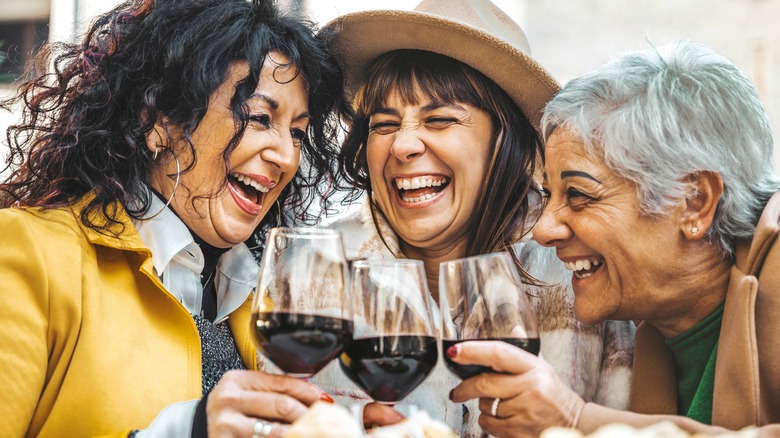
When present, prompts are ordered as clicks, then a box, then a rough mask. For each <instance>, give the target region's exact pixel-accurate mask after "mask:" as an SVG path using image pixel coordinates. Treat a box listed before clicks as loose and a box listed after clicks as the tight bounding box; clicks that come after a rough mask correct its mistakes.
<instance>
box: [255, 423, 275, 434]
mask: <svg viewBox="0 0 780 438" xmlns="http://www.w3.org/2000/svg"><path fill="white" fill-rule="evenodd" d="M273 429H274V424H273V423H269V422H268V421H263V420H257V421H255V427H254V430H253V433H252V438H268V437H270V436H271V431H272V430H273Z"/></svg>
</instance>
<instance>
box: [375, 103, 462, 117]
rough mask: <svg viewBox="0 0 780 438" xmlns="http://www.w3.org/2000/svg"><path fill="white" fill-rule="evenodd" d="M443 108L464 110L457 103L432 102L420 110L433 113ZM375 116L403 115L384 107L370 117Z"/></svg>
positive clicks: (393, 109) (376, 110)
mask: <svg viewBox="0 0 780 438" xmlns="http://www.w3.org/2000/svg"><path fill="white" fill-rule="evenodd" d="M442 107H449V108H454V109H458V110H462V109H463V107H462V106H460V105H458V104H456V103H447V102H441V101H436V102H431V103H429V104H428V105H425V106H424V107H422V108H420V111H421V112H426V111H433V110H435V109H438V108H442ZM374 114H386V115H389V116H396V117H400V116H401V113H399V112H398V110H397V109H395V108H390V107H384V106H383V107H380V108H377V109H375V110H374V111H373V112H372V113H371V114H370V115H374Z"/></svg>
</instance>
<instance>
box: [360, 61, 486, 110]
mask: <svg viewBox="0 0 780 438" xmlns="http://www.w3.org/2000/svg"><path fill="white" fill-rule="evenodd" d="M487 83H490V84H492V82H491V81H490V79H488V78H486V77H485V76H484V75H483V74H482V73H479V72H478V71H476V70H474V69H473V68H471V67H469V66H468V65H466V64H463V63H462V62H460V61H457V60H455V59H452V58H449V57H447V56H444V55H439V54H436V53H432V52H426V51H423V50H397V51H393V52H389V53H386V54H384V55H382V56H381V57H380V58H379V59H378V60H377V61H376V62H374V64H373V65H372V67H371V69H370V70H369V72H368V77H367V80H366V82H365V84H364V85H363V87H362V89H361V91H360V95H359V96H358V108H357V109H358V111H359V112H361V113H363V114H373V113H374V112H375V111H376V110H377V109H379V108H381V107H384V106H385V105H386V103H387V100H388V99H389V97H390V96H391V95H393V94H395V95H397V96H398V97H399V98H400V99H401V102H402V103H403V104H404V105H417V104H419V103H420V101H421V100H430V101H433V102H440V103H445V104H453V103H466V104H469V105H471V106H474V107H476V108H479V109H481V110H483V111H486V112H488V113H491V111H490V110H489V109H488V108H486V107H485V99H484V95H485V92H484V90H486V88H488V87H489V85H488V86H487V87H486V85H487ZM492 85H493V86H494V87H495V85H494V84H492ZM480 90H483V91H482V92H480Z"/></svg>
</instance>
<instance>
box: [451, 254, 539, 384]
mask: <svg viewBox="0 0 780 438" xmlns="http://www.w3.org/2000/svg"><path fill="white" fill-rule="evenodd" d="M526 291H527V288H526V287H525V285H524V284H523V282H522V279H521V278H520V274H519V273H518V271H517V267H516V266H515V264H514V260H513V259H512V257H511V256H510V255H509V254H508V253H506V252H497V253H491V254H483V255H478V256H472V257H465V258H460V259H455V260H450V261H447V262H442V263H441V264H440V265H439V306H440V311H441V322H442V327H441V330H442V336H441V338H442V349H443V351H447V349H448V348H450V347H451V346H453V345H455V344H458V343H461V342H465V341H503V342H506V343H507V344H511V345H514V346H515V347H518V348H521V349H523V350H525V351H528V352H529V353H532V354H534V355H538V354H539V349H540V346H541V345H540V342H539V334H538V332H537V329H536V321H535V319H534V315H533V313H532V311H531V307H530V305H529V304H528V300H527V299H526V296H525V294H526ZM444 363H445V364H446V365H447V368H448V369H449V370H450V371H451V372H452V373H454V374H455V375H457V376H458V377H460V378H461V379H468V378H470V377H474V376H476V375H478V374H481V373H485V372H494V370H493V369H492V368H490V367H489V366H482V365H461V364H458V363H455V362H454V361H452V360H451V359H450V358H449V356H447V355H446V354H445V355H444Z"/></svg>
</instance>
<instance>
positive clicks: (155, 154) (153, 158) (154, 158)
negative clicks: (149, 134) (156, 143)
mask: <svg viewBox="0 0 780 438" xmlns="http://www.w3.org/2000/svg"><path fill="white" fill-rule="evenodd" d="M159 150H160V148H154V155H152V161H157V152H158V151H159Z"/></svg>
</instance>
